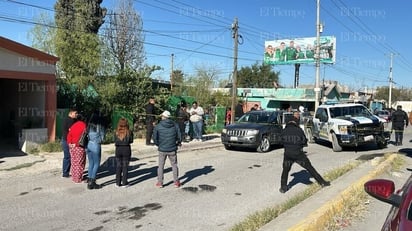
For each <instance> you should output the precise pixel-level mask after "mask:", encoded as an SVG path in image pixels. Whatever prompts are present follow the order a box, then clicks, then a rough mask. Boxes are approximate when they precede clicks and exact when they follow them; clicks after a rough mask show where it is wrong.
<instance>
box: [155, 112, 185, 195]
mask: <svg viewBox="0 0 412 231" xmlns="http://www.w3.org/2000/svg"><path fill="white" fill-rule="evenodd" d="M160 116H161V117H162V119H161V121H160V122H159V124H158V125H156V127H155V128H154V132H153V141H154V143H155V145H156V146H157V147H158V151H159V166H158V168H157V183H156V187H159V188H162V187H163V171H164V165H165V161H166V157H168V158H169V161H170V165H172V170H173V182H174V185H175V187H176V188H178V187H180V182H179V169H178V167H177V155H176V154H177V148H178V146H181V145H182V136H181V132H180V129H179V127H178V125H177V124H176V123H175V122H174V121H173V120H171V119H170V112H169V111H164V112H163V113H162V114H161V115H160Z"/></svg>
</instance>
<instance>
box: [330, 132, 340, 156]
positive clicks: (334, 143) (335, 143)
mask: <svg viewBox="0 0 412 231" xmlns="http://www.w3.org/2000/svg"><path fill="white" fill-rule="evenodd" d="M332 150H333V151H334V152H341V151H342V146H340V145H339V142H338V138H337V137H336V134H335V133H333V132H332Z"/></svg>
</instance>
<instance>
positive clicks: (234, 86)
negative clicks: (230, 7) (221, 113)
mask: <svg viewBox="0 0 412 231" xmlns="http://www.w3.org/2000/svg"><path fill="white" fill-rule="evenodd" d="M238 29H239V24H238V20H237V18H235V21H234V22H233V24H232V31H233V34H232V37H233V42H234V45H233V52H234V54H233V76H232V115H231V116H230V123H231V124H232V123H234V122H235V115H236V104H237V102H236V101H237V52H238V36H239V31H238Z"/></svg>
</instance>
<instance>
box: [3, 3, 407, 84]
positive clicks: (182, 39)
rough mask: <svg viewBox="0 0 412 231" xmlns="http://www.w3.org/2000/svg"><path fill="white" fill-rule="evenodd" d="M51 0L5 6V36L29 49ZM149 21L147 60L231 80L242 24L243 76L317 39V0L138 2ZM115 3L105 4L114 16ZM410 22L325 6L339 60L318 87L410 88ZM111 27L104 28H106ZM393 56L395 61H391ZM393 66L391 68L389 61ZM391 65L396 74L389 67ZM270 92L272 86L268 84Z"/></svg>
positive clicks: (385, 7)
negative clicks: (286, 44)
mask: <svg viewBox="0 0 412 231" xmlns="http://www.w3.org/2000/svg"><path fill="white" fill-rule="evenodd" d="M55 2H56V1H51V0H0V28H1V29H0V36H3V37H6V38H9V39H12V40H15V41H17V42H19V43H23V44H25V45H28V46H31V41H30V40H29V39H28V32H29V31H30V30H31V29H32V28H33V27H34V25H35V18H36V17H38V15H39V14H40V13H42V12H45V13H47V14H50V15H51V16H53V15H54V10H53V9H54V8H53V6H54V4H55ZM133 3H134V7H135V9H136V11H137V12H138V13H139V14H140V15H141V17H142V20H143V29H144V34H145V42H144V44H145V45H144V47H145V52H146V58H147V60H146V62H147V64H149V65H158V66H161V67H162V70H161V71H158V72H155V73H154V76H153V77H154V78H158V79H162V80H168V79H169V76H170V71H171V70H172V55H173V70H182V71H183V73H184V74H185V75H186V76H193V75H195V74H196V68H201V69H202V68H203V69H205V68H206V69H209V68H210V69H213V70H214V71H216V73H217V76H218V77H217V79H218V80H229V79H230V78H231V75H232V73H233V68H234V59H233V56H234V39H233V38H232V35H233V33H232V32H233V31H232V29H231V28H232V24H233V22H234V20H235V18H237V19H238V25H239V30H238V32H239V37H238V64H237V65H238V70H239V69H240V68H241V67H250V66H251V65H253V64H255V63H258V64H261V63H262V61H263V53H264V44H265V41H270V40H278V39H296V38H305V37H316V5H317V4H316V0H298V1H273V0H243V1H234V0H226V1H222V0H220V1H216V0H208V1H200V0H190V1H189V0H135V1H133ZM115 5H116V1H115V0H103V3H102V6H103V7H106V8H107V9H108V10H109V12H110V11H112V10H113V9H114V8H115ZM411 21H412V14H411V13H410V9H409V8H408V7H406V6H405V3H404V1H401V0H392V1H372V0H363V1H359V0H320V22H321V24H322V25H323V32H322V33H321V36H335V37H336V62H335V63H334V64H322V65H321V66H320V81H321V82H322V81H323V80H324V81H329V80H332V81H338V82H339V83H340V84H342V85H346V86H348V87H349V88H350V89H351V90H365V89H366V90H370V89H373V88H376V87H381V86H389V77H390V76H392V79H393V83H394V85H393V86H394V87H396V88H402V87H403V88H412V81H411V80H412V79H411V77H410V73H412V46H411V43H410V42H409V40H410V37H411V36H412V34H411V32H410V29H407V28H410V25H407V23H409V22H411ZM103 27H105V25H103ZM391 57H392V58H391ZM391 60H392V62H391ZM391 63H392V72H390V70H391V69H390V67H391ZM273 70H274V71H278V72H280V76H279V78H280V81H279V83H280V85H281V86H284V87H292V86H293V84H294V72H295V67H294V66H293V65H275V66H273ZM314 83H315V66H314V64H305V65H301V68H300V81H299V84H300V85H309V84H312V85H313V84H314ZM268 87H272V86H268Z"/></svg>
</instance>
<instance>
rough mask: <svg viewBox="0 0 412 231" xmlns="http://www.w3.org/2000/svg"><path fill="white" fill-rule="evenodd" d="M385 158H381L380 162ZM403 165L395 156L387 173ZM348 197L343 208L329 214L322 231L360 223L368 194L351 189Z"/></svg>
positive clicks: (334, 230)
mask: <svg viewBox="0 0 412 231" xmlns="http://www.w3.org/2000/svg"><path fill="white" fill-rule="evenodd" d="M386 158H387V156H385V157H384V158H382V160H381V162H382V161H384V160H385V159H386ZM404 164H405V159H404V158H403V156H399V155H397V156H396V157H395V158H394V160H393V161H392V162H391V166H390V169H388V171H399V170H400V169H401V167H402V166H403V165H404ZM350 195H351V196H350V197H346V198H343V203H342V204H343V205H344V206H343V208H342V209H341V210H339V211H333V212H331V213H330V214H329V217H330V219H329V220H330V221H329V223H328V224H327V225H326V227H324V229H323V230H324V231H338V230H342V229H344V228H346V227H348V226H351V224H352V223H353V222H354V221H355V220H357V221H361V220H362V219H363V218H364V215H365V212H366V211H367V209H368V203H367V200H368V194H367V193H366V192H365V191H364V190H363V188H357V189H353V190H352V191H351V193H350Z"/></svg>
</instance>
